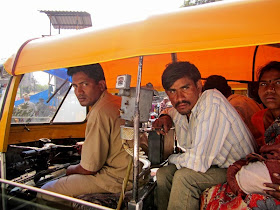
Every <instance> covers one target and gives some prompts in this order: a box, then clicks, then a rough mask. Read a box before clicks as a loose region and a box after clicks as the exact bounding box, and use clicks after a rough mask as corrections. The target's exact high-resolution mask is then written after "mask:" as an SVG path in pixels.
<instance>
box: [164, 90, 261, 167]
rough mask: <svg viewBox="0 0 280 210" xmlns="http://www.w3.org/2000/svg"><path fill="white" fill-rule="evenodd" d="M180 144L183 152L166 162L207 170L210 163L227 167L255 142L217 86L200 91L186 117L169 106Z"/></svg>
mask: <svg viewBox="0 0 280 210" xmlns="http://www.w3.org/2000/svg"><path fill="white" fill-rule="evenodd" d="M166 111H167V114H168V115H170V117H171V118H172V120H173V122H174V124H175V131H176V136H177V140H178V143H179V146H180V147H181V148H182V149H183V150H185V152H184V153H180V154H172V155H171V156H169V158H168V161H169V163H173V164H175V165H176V167H177V169H180V168H182V167H186V168H190V169H193V170H195V171H200V172H206V171H207V170H208V169H209V168H210V167H211V165H218V166H219V167H220V168H227V167H229V165H231V164H233V163H234V162H235V161H237V160H239V159H241V158H244V157H245V156H246V155H247V154H249V153H251V152H254V150H255V149H256V143H255V141H254V138H253V136H252V134H251V133H250V131H249V129H248V128H247V126H246V124H245V123H244V122H243V120H242V119H241V118H240V116H239V114H238V113H237V111H236V110H235V109H234V107H233V106H232V105H231V104H230V103H229V102H228V100H227V99H226V98H225V97H224V96H223V95H222V94H221V93H220V92H219V91H217V90H207V91H204V92H203V93H202V95H201V96H200V98H199V99H198V101H197V103H196V104H195V106H194V107H193V109H192V110H191V115H190V118H189V120H188V119H187V116H186V115H181V114H180V113H179V112H177V110H176V109H175V108H170V109H168V110H166Z"/></svg>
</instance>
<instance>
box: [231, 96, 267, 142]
mask: <svg viewBox="0 0 280 210" xmlns="http://www.w3.org/2000/svg"><path fill="white" fill-rule="evenodd" d="M227 99H228V101H229V102H230V104H231V105H232V106H233V107H234V108H235V109H236V111H237V112H238V113H239V115H240V116H241V118H242V119H243V121H244V122H245V123H246V125H247V126H248V128H249V130H250V131H251V133H252V134H253V136H254V138H255V139H257V138H260V133H259V132H258V130H257V129H256V128H255V126H254V125H253V123H252V121H251V117H252V115H253V114H255V113H256V112H258V111H260V110H262V109H263V106H262V105H261V104H258V103H257V102H256V101H254V100H253V99H251V98H249V97H247V96H244V95H239V94H232V95H231V96H229V97H228V98H227Z"/></svg>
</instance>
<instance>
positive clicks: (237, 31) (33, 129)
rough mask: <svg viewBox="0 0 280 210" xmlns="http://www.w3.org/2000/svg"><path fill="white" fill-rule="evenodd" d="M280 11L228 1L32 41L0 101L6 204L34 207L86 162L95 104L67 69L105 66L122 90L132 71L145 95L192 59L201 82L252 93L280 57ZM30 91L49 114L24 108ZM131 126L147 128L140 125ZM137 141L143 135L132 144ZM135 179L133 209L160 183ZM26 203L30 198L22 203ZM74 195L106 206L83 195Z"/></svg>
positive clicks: (273, 0)
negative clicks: (173, 66) (175, 65)
mask: <svg viewBox="0 0 280 210" xmlns="http://www.w3.org/2000/svg"><path fill="white" fill-rule="evenodd" d="M279 8H280V1H279V0H256V1H252V0H243V1H239V0H236V1H221V2H215V3H210V4H206V5H200V6H195V7H188V8H181V9H178V10H176V11H171V12H169V13H166V14H158V15H154V16H151V17H149V18H147V19H146V20H143V21H138V22H135V23H129V24H123V25H119V26H116V27H110V28H106V29H100V30H95V29H94V28H93V29H85V30H80V31H78V32H77V33H74V34H72V35H66V36H65V35H58V36H54V37H44V38H38V39H31V40H28V41H26V42H25V43H24V44H23V45H22V46H21V47H20V49H19V51H18V52H17V53H16V54H15V55H12V56H11V57H10V58H9V59H8V60H7V61H6V62H5V63H4V68H5V71H7V72H8V74H10V75H11V78H10V80H9V82H8V84H7V85H6V88H5V89H4V90H2V95H1V100H0V105H1V113H0V117H1V122H0V152H1V153H0V154H1V179H0V181H1V183H5V184H7V185H8V186H6V187H4V188H2V196H3V198H4V199H3V202H2V209H10V207H11V206H13V207H15V206H16V205H17V206H18V208H17V209H28V208H29V209H32V208H33V207H34V205H36V204H34V202H33V199H34V196H35V195H36V192H38V190H40V189H39V187H40V186H41V185H42V184H43V183H45V182H46V181H48V180H51V179H53V178H57V177H59V176H60V175H61V173H58V172H59V171H63V169H64V168H66V167H67V166H68V165H69V164H72V163H75V162H76V161H79V151H78V150H77V148H76V147H75V145H76V143H77V142H80V141H83V140H84V137H85V136H84V133H85V127H86V120H85V117H86V114H87V112H88V109H85V108H82V107H80V106H79V104H78V103H77V100H76V98H75V96H74V94H73V89H72V87H71V80H70V78H68V77H67V75H66V73H65V72H66V69H67V68H68V67H72V66H80V65H87V64H92V63H100V64H101V65H102V67H103V69H104V73H105V77H106V82H107V86H108V90H109V91H110V92H111V93H118V91H117V90H116V88H115V84H116V78H117V76H119V75H125V74H129V75H131V87H135V88H136V90H138V91H140V87H141V84H147V83H149V82H152V83H153V87H154V88H155V89H156V90H158V91H163V89H162V86H161V74H162V71H163V70H164V67H165V65H166V64H168V63H170V62H174V61H190V62H192V63H194V64H195V65H196V66H197V67H198V68H199V70H200V72H201V74H202V77H203V78H206V77H208V76H209V75H212V74H220V75H223V76H224V77H225V78H228V79H229V80H230V82H231V83H230V84H231V85H232V86H233V87H235V88H243V89H246V90H247V89H248V90H249V91H248V94H249V95H250V96H252V97H253V96H254V91H255V89H254V87H255V86H254V82H255V80H256V70H257V69H258V68H259V67H260V66H263V65H264V64H266V63H268V62H269V61H272V60H278V61H280V27H279V20H280V13H279V11H278V10H279ZM36 75H39V76H36ZM32 78H33V80H32ZM42 78H45V79H42ZM26 81H27V84H24V82H26ZM30 81H33V83H31V82H30ZM36 84H37V85H36ZM27 87H29V89H28V88H27ZM24 93H28V95H29V96H30V101H31V102H32V100H33V99H34V101H33V103H34V104H36V103H38V102H39V99H44V101H43V105H46V106H47V108H44V109H46V110H47V113H45V114H42V115H40V116H39V115H38V114H37V116H36V111H37V110H36V111H35V112H34V115H28V113H23V112H22V111H21V110H22V109H21V110H19V111H18V109H17V107H18V106H19V105H20V104H23V102H21V100H22V97H23V94H24ZM40 94H41V95H40ZM136 97H139V96H136ZM37 100H38V101H37ZM41 101H42V100H41ZM29 108H30V107H29ZM29 108H25V109H26V110H28V109H29ZM140 114H141V113H140ZM134 116H135V118H134V120H135V121H136V123H134V125H137V124H138V125H139V121H137V120H139V118H138V117H137V116H139V110H137V109H135V112H134ZM133 129H134V132H136V133H139V134H140V133H141V132H142V130H141V129H139V128H138V127H137V126H135V127H134V128H133ZM151 130H152V129H151ZM145 132H150V130H147V129H146V130H145ZM150 134H151V133H150ZM136 136H137V135H136ZM150 136H152V137H155V135H154V134H152V135H149V137H150ZM138 142H139V135H138V137H136V138H135V139H134V144H135V145H138ZM149 143H150V142H149ZM159 144H162V142H161V141H160V143H159ZM152 147H153V148H155V147H154V145H150V144H149V149H150V150H149V154H148V155H149V156H150V157H149V160H150V162H151V167H160V166H162V164H163V163H164V158H162V157H163V155H162V153H163V152H164V151H163V150H162V149H160V148H164V147H162V146H159V147H157V148H159V150H160V151H158V150H155V149H151V148H152ZM153 155H154V157H151V156H153ZM133 160H134V167H136V166H137V165H138V164H137V162H138V161H139V156H137V154H136V155H135V157H134V159H133ZM54 172H56V173H54ZM146 172H147V170H146ZM141 173H144V172H143V171H142V172H141ZM133 175H134V176H133V177H134V188H133V191H132V195H131V196H130V197H129V199H128V200H126V201H127V205H126V207H127V206H128V208H129V209H153V208H154V207H155V206H154V204H153V202H152V200H153V199H152V196H153V190H154V187H155V185H156V181H155V180H154V179H150V181H149V182H148V184H147V185H146V186H144V187H143V188H141V189H140V188H139V187H138V175H139V174H138V170H136V169H135V170H134V174H133ZM2 186H3V185H2ZM23 189H24V190H23ZM26 189H27V190H26ZM52 196H55V195H52ZM5 198H8V199H6V200H5ZM18 199H20V200H18ZM65 199H67V198H65ZM23 200H25V201H28V202H25V203H22V201H23ZM72 201H73V202H74V203H76V204H80V205H89V206H91V207H94V208H99V209H108V207H105V206H100V205H97V204H93V203H90V202H84V201H83V200H80V199H74V198H73V199H72ZM40 208H44V206H40ZM79 208H81V206H79Z"/></svg>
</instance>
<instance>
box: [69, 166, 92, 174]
mask: <svg viewBox="0 0 280 210" xmlns="http://www.w3.org/2000/svg"><path fill="white" fill-rule="evenodd" d="M71 174H84V175H94V174H96V172H92V171H88V170H86V169H84V168H83V167H82V166H81V165H80V164H77V165H71V166H69V167H68V168H67V169H66V175H67V176H68V175H71Z"/></svg>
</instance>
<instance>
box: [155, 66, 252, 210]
mask: <svg viewBox="0 0 280 210" xmlns="http://www.w3.org/2000/svg"><path fill="white" fill-rule="evenodd" d="M162 85H163V88H164V89H165V92H166V94H167V95H168V97H169V99H170V101H171V103H172V105H173V107H172V108H170V109H167V110H165V111H164V114H161V116H160V117H159V119H158V120H156V121H155V122H154V124H153V126H154V127H163V130H162V131H161V134H163V135H164V134H166V133H167V132H168V131H169V129H170V128H171V126H172V124H173V123H174V125H175V132H176V136H177V140H178V143H179V146H180V147H181V149H182V151H183V152H182V153H179V154H172V155H170V156H169V158H168V162H169V164H168V166H165V167H162V168H160V169H159V170H158V171H157V175H156V176H157V201H158V202H157V204H158V209H159V210H164V209H167V208H168V209H172V210H174V209H176V210H177V209H191V210H192V209H199V198H200V194H201V193H202V192H203V191H204V190H205V189H206V188H208V187H211V186H213V185H216V184H219V183H223V182H225V181H226V169H227V167H228V166H229V165H231V164H232V163H234V162H235V161H237V160H239V159H241V158H243V157H245V156H246V155H247V154H249V153H251V152H253V151H254V150H255V148H256V144H255V141H254V139H253V136H252V134H251V133H250V131H249V130H248V128H247V126H246V125H245V123H244V122H243V120H242V119H241V118H240V116H239V114H238V113H237V111H236V110H235V109H234V107H233V106H232V105H231V104H230V103H229V102H228V100H227V99H226V98H225V97H224V96H223V95H222V94H221V93H220V92H219V91H217V90H207V91H204V92H203V93H202V82H201V75H200V72H199V71H198V69H197V68H196V66H195V65H193V64H191V63H189V62H176V63H172V64H169V65H168V66H167V67H166V69H165V71H164V72H163V74H162ZM159 201H160V202H159Z"/></svg>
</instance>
